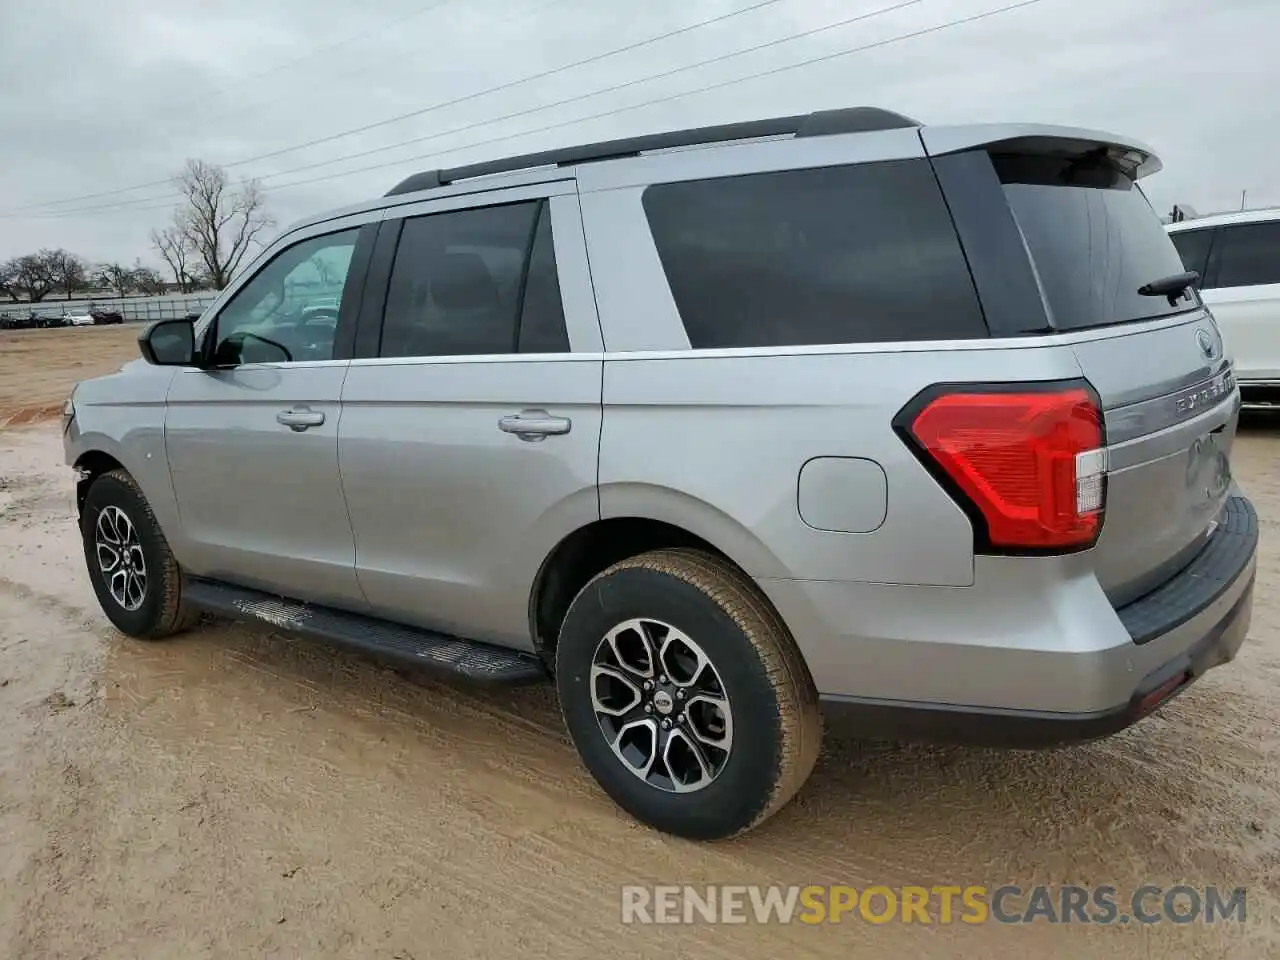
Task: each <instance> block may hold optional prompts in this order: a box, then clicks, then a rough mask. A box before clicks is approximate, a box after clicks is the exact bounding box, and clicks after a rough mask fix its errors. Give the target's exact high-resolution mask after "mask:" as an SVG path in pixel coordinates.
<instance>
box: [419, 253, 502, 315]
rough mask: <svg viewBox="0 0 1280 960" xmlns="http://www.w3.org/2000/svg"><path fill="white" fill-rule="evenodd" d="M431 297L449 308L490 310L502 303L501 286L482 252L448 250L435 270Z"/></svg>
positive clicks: (437, 262) (438, 260) (434, 264)
mask: <svg viewBox="0 0 1280 960" xmlns="http://www.w3.org/2000/svg"><path fill="white" fill-rule="evenodd" d="M431 298H432V299H433V300H435V302H436V303H437V304H438V305H439V306H441V307H443V308H445V309H446V310H486V309H491V308H493V307H494V306H496V305H497V304H498V301H499V292H498V285H497V284H496V283H495V282H494V280H493V275H492V274H490V273H489V267H488V266H487V265H486V264H485V262H484V258H483V257H481V256H480V255H479V254H478V253H446V254H443V255H441V256H439V257H437V258H436V260H435V262H434V263H433V264H432V269H431Z"/></svg>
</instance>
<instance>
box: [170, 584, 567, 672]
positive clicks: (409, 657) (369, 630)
mask: <svg viewBox="0 0 1280 960" xmlns="http://www.w3.org/2000/svg"><path fill="white" fill-rule="evenodd" d="M182 596H183V599H185V600H187V601H188V602H189V603H191V604H192V605H193V606H195V607H197V608H199V609H201V610H205V611H207V612H209V613H212V614H216V615H218V616H221V617H226V618H228V619H230V620H242V621H245V622H247V623H259V624H265V625H267V626H271V627H273V628H275V629H276V630H280V631H282V632H284V633H289V634H293V635H295V636H300V637H306V638H307V639H311V640H319V641H322V642H325V643H330V644H333V645H335V646H339V647H346V648H348V649H351V650H357V651H360V652H362V653H368V654H373V655H374V656H377V657H380V658H382V659H385V660H392V661H395V662H397V663H401V664H405V665H412V666H416V667H426V668H428V669H432V670H436V671H438V672H441V673H447V674H452V675H454V676H459V677H465V678H466V679H467V680H471V681H473V682H478V683H485V684H501V685H509V684H519V683H532V682H536V681H539V680H546V679H547V671H546V670H545V669H544V667H543V665H542V662H541V661H540V660H539V659H538V658H537V657H535V656H534V655H533V654H529V653H523V652H521V651H519V650H508V649H507V648H505V647H499V646H495V645H493V644H489V643H480V642H478V641H475V640H462V639H460V638H458V637H451V636H448V635H447V634H443V633H435V632H433V631H430V630H421V629H418V628H417V627H406V626H403V625H402V624H398V623H391V622H390V621H388V620H378V619H375V618H374V617H366V616H363V615H361V614H358V613H346V612H345V611H342V610H334V609H332V608H330V607H322V606H317V605H316V604H310V603H302V602H300V601H297V600H287V599H285V598H282V597H277V596H272V595H271V594H269V593H261V592H259V591H257V590H248V589H246V588H244V587H235V586H231V585H230V584H226V583H219V582H218V581H215V580H200V579H195V578H191V579H188V580H187V582H186V583H185V584H183V588H182Z"/></svg>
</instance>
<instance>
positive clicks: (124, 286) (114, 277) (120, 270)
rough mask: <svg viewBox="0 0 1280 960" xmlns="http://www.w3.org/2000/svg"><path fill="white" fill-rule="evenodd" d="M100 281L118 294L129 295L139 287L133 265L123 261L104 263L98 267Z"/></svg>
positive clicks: (121, 295)
mask: <svg viewBox="0 0 1280 960" xmlns="http://www.w3.org/2000/svg"><path fill="white" fill-rule="evenodd" d="M97 280H98V283H99V284H101V285H102V286H104V287H110V288H111V290H112V291H114V292H115V294H116V295H117V296H120V297H127V296H128V295H129V294H130V293H132V292H133V291H134V290H136V289H137V285H138V283H137V276H136V274H135V272H134V269H133V268H132V267H126V266H125V265H124V264H121V263H104V264H102V265H101V266H100V267H98V275H97Z"/></svg>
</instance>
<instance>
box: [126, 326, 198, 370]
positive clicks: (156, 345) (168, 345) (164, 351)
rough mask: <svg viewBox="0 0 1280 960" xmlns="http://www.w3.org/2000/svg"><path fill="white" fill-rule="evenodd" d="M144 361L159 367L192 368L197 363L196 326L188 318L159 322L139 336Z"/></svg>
mask: <svg viewBox="0 0 1280 960" xmlns="http://www.w3.org/2000/svg"><path fill="white" fill-rule="evenodd" d="M138 349H139V350H141V351H142V359H144V360H146V361H147V363H153V364H155V365H156V366H158V367H190V366H194V365H195V361H196V330H195V324H194V323H192V321H190V320H188V319H187V318H185V317H184V318H182V319H180V320H157V321H156V322H155V323H153V324H152V325H151V326H149V327H147V329H146V330H144V331H142V333H141V334H140V335H139V336H138Z"/></svg>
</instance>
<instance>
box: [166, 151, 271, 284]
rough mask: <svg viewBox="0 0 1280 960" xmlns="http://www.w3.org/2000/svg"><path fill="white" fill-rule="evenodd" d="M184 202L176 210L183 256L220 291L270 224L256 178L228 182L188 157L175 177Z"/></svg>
mask: <svg viewBox="0 0 1280 960" xmlns="http://www.w3.org/2000/svg"><path fill="white" fill-rule="evenodd" d="M178 189H179V191H180V192H181V193H182V195H183V198H184V202H183V205H182V206H181V207H179V209H178V212H177V220H176V223H177V226H178V228H179V229H180V230H181V232H182V236H183V239H184V240H185V241H186V246H187V248H188V251H189V255H190V256H191V257H192V259H194V260H196V261H197V262H199V263H200V264H201V266H202V267H203V270H204V272H205V273H206V274H207V275H208V277H209V282H210V283H211V285H212V286H213V288H214V289H215V290H221V289H222V288H223V287H225V286H226V285H227V284H228V283H230V282H231V278H232V277H233V276H235V272H236V270H237V269H238V268H239V267H240V264H241V263H242V262H243V261H244V258H245V255H246V254H248V252H249V250H250V249H251V248H252V247H253V246H254V245H255V244H256V243H260V242H261V240H260V237H261V235H262V234H263V233H264V232H265V231H266V230H269V229H270V228H271V227H272V226H274V225H275V221H274V220H273V219H272V218H271V217H270V216H269V215H268V214H267V212H266V210H265V209H264V206H263V205H264V202H265V200H264V197H263V193H262V188H261V187H260V186H259V185H258V181H256V180H246V181H243V182H241V183H239V184H235V185H233V184H232V183H231V181H230V179H229V178H228V177H227V172H226V171H225V170H223V169H222V168H221V167H219V166H216V165H214V164H211V163H206V162H205V161H203V160H188V161H187V165H186V166H185V167H184V168H183V170H182V173H181V174H180V175H179V177H178Z"/></svg>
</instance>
